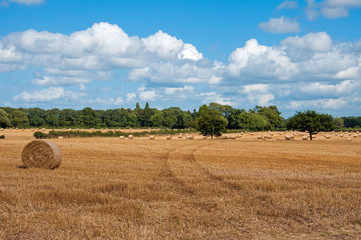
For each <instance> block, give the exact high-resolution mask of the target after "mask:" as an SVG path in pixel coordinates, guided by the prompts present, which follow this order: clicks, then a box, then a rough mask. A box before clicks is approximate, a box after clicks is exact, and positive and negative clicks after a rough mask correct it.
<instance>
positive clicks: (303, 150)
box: [0, 130, 361, 239]
mask: <svg viewBox="0 0 361 240" xmlns="http://www.w3.org/2000/svg"><path fill="white" fill-rule="evenodd" d="M4 134H5V135H6V139H5V140H4V141H1V142H0V182H1V185H0V239H97V238H98V239H360V236H361V207H360V202H361V184H360V183H361V158H360V155H361V148H360V145H361V144H360V143H361V141H360V140H361V139H360V138H355V139H353V141H352V142H346V139H345V138H338V137H337V138H336V137H332V138H331V139H327V140H325V138H323V139H322V138H320V139H322V140H317V141H313V142H311V141H302V137H301V136H296V137H295V140H294V141H286V140H284V136H283V135H280V136H277V137H274V138H272V139H271V140H268V139H267V140H264V141H259V140H257V139H256V137H255V136H254V135H251V134H244V135H243V136H242V138H237V139H236V140H231V139H230V140H226V139H219V140H210V139H208V140H204V139H202V140H200V138H198V139H197V138H196V139H195V140H194V141H187V140H186V139H184V138H183V139H177V138H174V139H173V141H167V140H166V137H164V139H156V140H154V141H149V139H148V138H144V139H135V140H128V139H125V140H123V141H119V139H118V138H114V139H108V138H106V139H105V138H89V139H80V138H79V139H78V138H74V139H54V140H52V141H54V142H55V143H56V144H57V145H58V147H59V149H60V150H61V152H62V155H63V159H62V165H61V166H60V168H58V169H55V170H44V169H22V168H19V166H21V151H22V149H23V148H24V146H25V145H26V144H27V143H28V142H29V141H31V140H32V139H33V138H32V137H31V135H32V132H31V131H20V130H18V131H15V130H12V131H9V130H5V131H4ZM340 139H341V140H340Z"/></svg>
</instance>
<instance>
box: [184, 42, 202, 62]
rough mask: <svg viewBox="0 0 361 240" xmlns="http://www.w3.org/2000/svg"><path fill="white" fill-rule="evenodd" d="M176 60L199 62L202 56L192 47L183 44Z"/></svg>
mask: <svg viewBox="0 0 361 240" xmlns="http://www.w3.org/2000/svg"><path fill="white" fill-rule="evenodd" d="M178 58H179V59H189V60H193V61H199V60H201V59H202V58H203V55H202V53H199V52H198V51H197V49H196V48H195V47H194V46H193V45H191V44H184V48H183V50H182V51H181V52H180V53H178Z"/></svg>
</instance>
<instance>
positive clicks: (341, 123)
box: [333, 117, 345, 129]
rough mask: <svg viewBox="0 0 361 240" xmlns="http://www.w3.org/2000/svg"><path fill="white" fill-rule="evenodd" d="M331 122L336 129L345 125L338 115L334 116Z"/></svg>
mask: <svg viewBox="0 0 361 240" xmlns="http://www.w3.org/2000/svg"><path fill="white" fill-rule="evenodd" d="M333 124H334V125H335V128H336V129H340V128H343V127H345V125H344V122H343V119H342V118H340V117H337V118H335V119H334V120H333Z"/></svg>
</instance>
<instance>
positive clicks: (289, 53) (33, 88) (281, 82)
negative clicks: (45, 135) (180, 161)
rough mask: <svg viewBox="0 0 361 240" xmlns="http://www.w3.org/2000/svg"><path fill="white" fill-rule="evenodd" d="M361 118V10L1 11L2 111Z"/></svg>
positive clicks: (349, 3) (155, 4)
mask: <svg viewBox="0 0 361 240" xmlns="http://www.w3.org/2000/svg"><path fill="white" fill-rule="evenodd" d="M136 102H140V104H141V106H144V104H145V103H146V102H149V104H150V106H151V107H156V108H158V109H162V108H168V107H172V106H179V107H181V108H182V109H184V110H188V109H189V110H193V109H194V108H198V107H199V106H200V105H202V104H204V103H207V104H208V103H209V102H218V103H220V104H228V105H231V106H233V107H237V108H245V109H249V108H253V107H254V106H256V105H262V106H268V105H277V106H278V108H279V109H280V111H281V112H282V113H283V116H284V117H288V116H290V115H293V114H294V113H295V111H299V110H306V109H313V110H316V111H319V112H325V113H330V114H333V115H334V116H351V115H358V116H359V115H361V0H298V1H297V0H286V1H282V0H279V1H278V0H275V1H269V0H252V1H240V0H222V1H221V0H207V1H203V0H152V1H149V0H132V1H122V0H118V1H116V0H106V1H89V0H87V1H85V0H76V1H74V0H61V1H60V0H0V106H10V107H40V108H44V109H50V108H54V107H57V108H61V109H62V108H73V109H82V108H84V107H87V106H90V107H92V108H94V109H110V108H112V109H113V108H119V107H130V108H134V107H135V103H136Z"/></svg>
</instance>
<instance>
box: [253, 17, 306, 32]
mask: <svg viewBox="0 0 361 240" xmlns="http://www.w3.org/2000/svg"><path fill="white" fill-rule="evenodd" d="M258 26H259V27H260V28H261V29H262V30H264V31H266V32H270V33H297V32H299V31H300V26H299V24H298V22H297V21H295V20H292V19H289V18H287V17H285V16H282V17H280V18H271V19H270V20H269V21H268V22H261V23H260V24H258Z"/></svg>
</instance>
